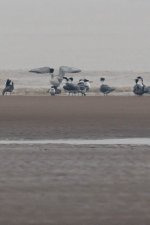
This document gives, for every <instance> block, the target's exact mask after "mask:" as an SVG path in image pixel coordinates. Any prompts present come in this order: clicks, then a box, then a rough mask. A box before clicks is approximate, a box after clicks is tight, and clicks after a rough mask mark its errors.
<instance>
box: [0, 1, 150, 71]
mask: <svg viewBox="0 0 150 225" xmlns="http://www.w3.org/2000/svg"><path fill="white" fill-rule="evenodd" d="M149 11H150V1H148V0H80V1H79V0H76V1H75V0H0V52H1V54H0V69H24V68H34V67H39V66H51V67H57V68H58V67H59V66H60V65H68V66H74V67H79V68H81V69H83V70H115V71H116V70H120V71H121V70H130V71H131V70H133V71H150V63H149V59H150V51H149V50H150V44H149V43H150V41H149V39H150V31H149V29H148V28H149V24H150V13H149Z"/></svg>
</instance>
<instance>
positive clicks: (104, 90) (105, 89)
mask: <svg viewBox="0 0 150 225" xmlns="http://www.w3.org/2000/svg"><path fill="white" fill-rule="evenodd" d="M100 81H101V82H102V84H101V86H100V92H102V93H103V94H104V95H107V94H109V93H110V92H112V91H114V90H115V88H114V87H110V86H108V85H107V84H104V83H103V82H104V81H105V78H104V77H101V78H100Z"/></svg>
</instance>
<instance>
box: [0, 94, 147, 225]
mask: <svg viewBox="0 0 150 225" xmlns="http://www.w3.org/2000/svg"><path fill="white" fill-rule="evenodd" d="M0 102H1V107H0V124H1V125H0V134H1V135H0V139H1V140H6V139H9V140H20V139H23V140H29V139H30V140H40V139H41V140H43V139H44V140H46V139H70V138H73V139H103V138H125V137H126V138H128V137H129V138H132V137H139V138H140V137H147V138H149V137H150V116H149V113H150V105H149V97H146V96H144V97H136V96H133V97H120V96H118V97H114V96H107V97H100V96H97V97H92V96H90V97H75V96H71V97H67V96H66V97H63V96H60V97H51V96H45V97H44V96H36V97H35V96H34V97H33V96H1V97H0ZM149 161H150V154H149V146H146V145H142V146H136V145H112V146H111V145H109V146H107V145H105V146H102V145H94V144H93V145H78V146H77V145H73V144H72V145H65V144H62V145H60V144H59V145H58V144H37V145H34V144H31V145H24V144H22V145H0V198H1V201H0V224H3V225H10V224H13V225H28V224H29V225H31V224H34V225H41V224H42V225H76V224H79V225H97V224H102V225H120V224H122V225H126V224H128V225H134V224H135V225H141V224H144V225H149V223H150V216H149V215H150V203H149V202H150V199H149V196H150V191H149V187H150V179H149Z"/></svg>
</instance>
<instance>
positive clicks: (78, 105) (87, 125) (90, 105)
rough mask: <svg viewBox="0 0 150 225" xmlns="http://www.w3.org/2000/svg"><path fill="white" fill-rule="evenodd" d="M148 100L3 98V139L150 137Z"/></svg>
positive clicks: (0, 126)
mask: <svg viewBox="0 0 150 225" xmlns="http://www.w3.org/2000/svg"><path fill="white" fill-rule="evenodd" d="M149 102H150V99H149V97H137V96H133V97H116V96H115V97H114V96H107V97H100V96H97V97H92V96H88V97H67V96H66V97H62V96H60V97H50V96H47V97H46V96H36V97H30V96H27V97H24V96H1V97H0V134H1V135H0V138H1V139H5V138H8V139H17V138H23V139H24V138H26V139H54V138H55V139H58V138H87V139H88V138H91V139H98V138H109V137H150V104H149Z"/></svg>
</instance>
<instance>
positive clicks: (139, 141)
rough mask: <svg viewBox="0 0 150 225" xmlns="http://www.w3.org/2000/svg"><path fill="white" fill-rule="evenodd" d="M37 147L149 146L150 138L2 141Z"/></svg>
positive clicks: (2, 143) (0, 143)
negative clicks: (51, 145)
mask: <svg viewBox="0 0 150 225" xmlns="http://www.w3.org/2000/svg"><path fill="white" fill-rule="evenodd" d="M11 144H17V145H22V144H23V145H32V144H34V145H36V144H38V145H39V144H41V145H44V144H66V145H148V146H150V138H122V139H120V138H113V139H100V140H94V139H88V140H86V139H58V140H0V145H11Z"/></svg>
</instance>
